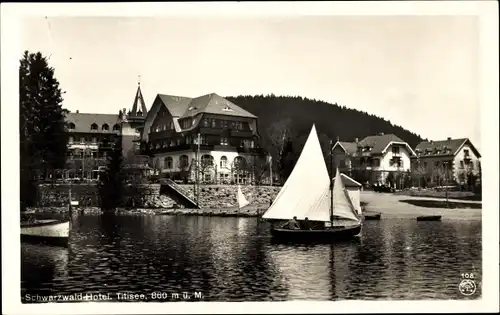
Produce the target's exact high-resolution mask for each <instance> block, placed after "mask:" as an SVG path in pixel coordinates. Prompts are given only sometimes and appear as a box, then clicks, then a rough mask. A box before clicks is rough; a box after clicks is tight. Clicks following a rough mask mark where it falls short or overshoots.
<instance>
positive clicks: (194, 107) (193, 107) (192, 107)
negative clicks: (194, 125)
mask: <svg viewBox="0 0 500 315" xmlns="http://www.w3.org/2000/svg"><path fill="white" fill-rule="evenodd" d="M195 109H197V108H196V106H189V108H188V110H190V111H191V110H195Z"/></svg>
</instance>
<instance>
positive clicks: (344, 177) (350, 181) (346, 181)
mask: <svg viewBox="0 0 500 315" xmlns="http://www.w3.org/2000/svg"><path fill="white" fill-rule="evenodd" d="M340 178H341V179H342V183H343V184H344V186H345V187H361V186H362V185H361V184H360V183H358V182H357V181H355V180H354V179H352V178H350V177H349V176H347V175H346V174H344V173H341V174H340ZM332 182H333V183H335V178H332Z"/></svg>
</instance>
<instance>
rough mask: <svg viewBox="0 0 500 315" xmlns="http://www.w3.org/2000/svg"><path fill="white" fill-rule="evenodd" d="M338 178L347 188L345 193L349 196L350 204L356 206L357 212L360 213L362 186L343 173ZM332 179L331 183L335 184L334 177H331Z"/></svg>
mask: <svg viewBox="0 0 500 315" xmlns="http://www.w3.org/2000/svg"><path fill="white" fill-rule="evenodd" d="M340 178H341V179H342V183H343V184H344V186H345V188H346V190H347V194H348V195H349V197H350V198H351V202H352V204H353V205H354V207H356V210H357V211H358V214H359V215H361V214H362V210H361V188H362V185H361V184H360V183H358V182H357V181H355V180H354V179H352V178H350V177H349V176H347V175H345V174H340ZM332 181H333V184H335V178H333V179H332Z"/></svg>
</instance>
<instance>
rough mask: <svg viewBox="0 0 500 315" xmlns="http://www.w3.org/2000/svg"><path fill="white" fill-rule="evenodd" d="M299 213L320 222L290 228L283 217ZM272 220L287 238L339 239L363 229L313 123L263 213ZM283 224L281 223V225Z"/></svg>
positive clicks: (278, 234) (273, 231)
mask: <svg viewBox="0 0 500 315" xmlns="http://www.w3.org/2000/svg"><path fill="white" fill-rule="evenodd" d="M293 217H296V219H297V220H298V221H302V220H304V219H305V218H308V220H309V221H310V222H311V223H316V224H317V225H320V228H317V229H316V228H313V229H288V228H284V227H282V225H283V221H288V220H291V219H292V218H293ZM262 218H263V219H264V220H269V221H272V222H273V224H272V227H271V234H272V236H273V237H274V238H278V239H285V240H292V239H298V240H323V241H324V240H336V239H342V238H350V237H353V236H356V235H358V234H360V233H361V228H362V225H363V222H362V217H361V216H360V215H359V214H358V211H357V210H356V207H355V206H354V205H353V203H352V200H351V198H350V197H349V195H348V193H347V190H346V188H345V186H344V183H343V181H342V179H341V177H340V172H339V170H338V169H337V170H336V175H335V181H332V179H331V178H330V176H329V174H328V170H327V167H326V164H325V160H324V158H323V152H322V150H321V145H320V142H319V139H318V135H317V132H316V127H315V126H314V125H313V127H312V129H311V132H310V133H309V136H308V138H307V141H306V143H305V145H304V148H303V149H302V152H301V154H300V157H299V159H298V160H297V163H296V164H295V167H294V168H293V170H292V173H291V174H290V176H289V177H288V179H287V180H286V182H285V184H284V185H283V187H282V188H281V190H280V192H279V193H278V195H277V196H276V199H275V200H274V201H273V203H272V204H271V206H270V207H269V209H267V211H266V212H265V213H264V215H263V216H262ZM280 225H281V226H280Z"/></svg>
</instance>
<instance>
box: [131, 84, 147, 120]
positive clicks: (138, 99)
mask: <svg viewBox="0 0 500 315" xmlns="http://www.w3.org/2000/svg"><path fill="white" fill-rule="evenodd" d="M139 104H140V108H139V112H141V115H138V107H139ZM147 113H148V110H147V109H146V104H145V103H144V98H143V97H142V92H141V82H140V81H139V82H137V92H136V93H135V99H134V105H133V106H132V111H131V112H130V116H132V117H137V116H139V117H146V114H147Z"/></svg>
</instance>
